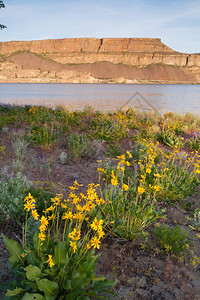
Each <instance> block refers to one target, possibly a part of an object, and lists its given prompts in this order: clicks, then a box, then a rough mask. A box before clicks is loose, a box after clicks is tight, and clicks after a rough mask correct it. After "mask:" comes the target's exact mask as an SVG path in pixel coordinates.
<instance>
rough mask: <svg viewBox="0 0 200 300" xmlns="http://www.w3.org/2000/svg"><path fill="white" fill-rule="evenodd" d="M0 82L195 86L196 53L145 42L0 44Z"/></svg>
mask: <svg viewBox="0 0 200 300" xmlns="http://www.w3.org/2000/svg"><path fill="white" fill-rule="evenodd" d="M0 81H1V82H13V81H14V82H135V83H137V82H139V83H142V82H145V83H146V82H160V83H163V82H164V83H199V82H200V55H199V54H184V53H179V52H176V51H174V50H172V49H171V48H169V47H168V46H166V45H165V44H163V43H162V42H161V40H160V39H150V38H105V39H96V38H74V39H58V40H41V41H30V42H29V41H27V42H21V41H12V42H0Z"/></svg>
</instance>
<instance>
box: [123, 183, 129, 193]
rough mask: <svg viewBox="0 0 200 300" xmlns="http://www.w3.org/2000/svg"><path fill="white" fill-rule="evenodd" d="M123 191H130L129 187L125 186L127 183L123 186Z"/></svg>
mask: <svg viewBox="0 0 200 300" xmlns="http://www.w3.org/2000/svg"><path fill="white" fill-rule="evenodd" d="M123 190H124V191H128V190H129V186H128V185H127V184H125V183H124V184H123Z"/></svg>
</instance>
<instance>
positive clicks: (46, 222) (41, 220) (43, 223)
mask: <svg viewBox="0 0 200 300" xmlns="http://www.w3.org/2000/svg"><path fill="white" fill-rule="evenodd" d="M40 224H41V225H44V226H47V225H48V224H49V222H48V220H47V218H46V217H45V216H42V217H41V219H40Z"/></svg>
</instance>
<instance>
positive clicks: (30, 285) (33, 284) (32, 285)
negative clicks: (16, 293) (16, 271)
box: [21, 280, 37, 290]
mask: <svg viewBox="0 0 200 300" xmlns="http://www.w3.org/2000/svg"><path fill="white" fill-rule="evenodd" d="M21 287H22V288H24V289H26V290H28V289H30V288H31V289H32V290H37V284H36V282H34V281H29V280H22V283H21ZM27 288H28V289H27Z"/></svg>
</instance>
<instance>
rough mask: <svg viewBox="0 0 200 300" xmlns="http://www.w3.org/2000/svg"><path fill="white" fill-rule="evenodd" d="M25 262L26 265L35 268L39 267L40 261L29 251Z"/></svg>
mask: <svg viewBox="0 0 200 300" xmlns="http://www.w3.org/2000/svg"><path fill="white" fill-rule="evenodd" d="M26 261H27V264H28V265H33V266H37V267H39V265H40V261H39V259H38V257H37V255H36V254H35V252H33V251H30V252H28V253H27V254H26Z"/></svg>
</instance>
